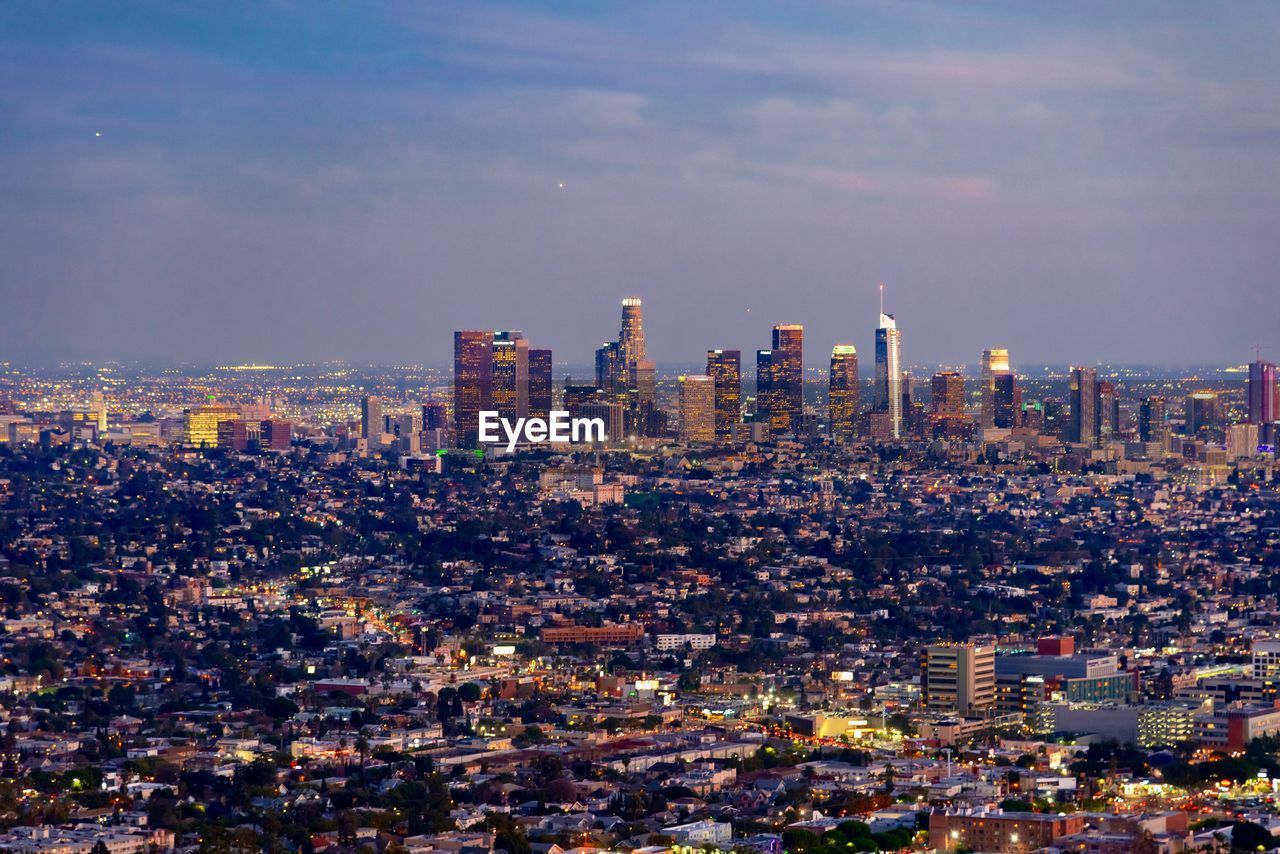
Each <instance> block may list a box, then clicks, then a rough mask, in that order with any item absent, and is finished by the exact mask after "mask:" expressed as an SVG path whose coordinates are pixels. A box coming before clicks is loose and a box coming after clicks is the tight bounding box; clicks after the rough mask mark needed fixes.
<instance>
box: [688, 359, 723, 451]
mask: <svg viewBox="0 0 1280 854" xmlns="http://www.w3.org/2000/svg"><path fill="white" fill-rule="evenodd" d="M715 440H716V385H715V380H714V379H713V378H712V377H709V376H706V375H693V376H682V377H680V441H681V442H685V443H690V442H714V441H715Z"/></svg>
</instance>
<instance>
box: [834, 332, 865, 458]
mask: <svg viewBox="0 0 1280 854" xmlns="http://www.w3.org/2000/svg"><path fill="white" fill-rule="evenodd" d="M827 420H828V422H829V424H830V427H831V438H833V439H835V440H836V441H837V442H841V443H847V442H851V441H853V439H854V437H856V436H857V435H858V350H857V348H856V347H854V346H853V345H852V344H837V345H835V346H834V347H832V348H831V372H830V373H829V374H828V378H827Z"/></svg>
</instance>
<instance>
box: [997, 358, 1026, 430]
mask: <svg viewBox="0 0 1280 854" xmlns="http://www.w3.org/2000/svg"><path fill="white" fill-rule="evenodd" d="M994 382H995V396H994V401H993V404H992V408H993V416H992V422H993V423H992V426H993V427H996V428H999V429H1001V430H1012V429H1013V428H1014V427H1019V426H1021V425H1020V424H1019V421H1020V419H1019V415H1020V414H1021V411H1022V389H1020V388H1019V387H1018V377H1017V375H1016V374H1015V373H1014V372H1013V371H1004V372H1002V373H998V374H996V375H995V377H994Z"/></svg>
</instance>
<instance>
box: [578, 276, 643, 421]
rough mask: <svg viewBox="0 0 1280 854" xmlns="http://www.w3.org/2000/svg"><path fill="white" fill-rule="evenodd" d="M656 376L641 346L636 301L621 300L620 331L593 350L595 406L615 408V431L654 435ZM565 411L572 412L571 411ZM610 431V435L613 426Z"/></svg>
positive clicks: (640, 310) (639, 312)
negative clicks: (618, 417)
mask: <svg viewBox="0 0 1280 854" xmlns="http://www.w3.org/2000/svg"><path fill="white" fill-rule="evenodd" d="M656 375H657V371H656V369H655V367H654V363H653V361H652V360H651V359H649V356H648V348H647V346H646V344H645V337H644V309H643V306H642V304H641V301H640V298H639V297H626V298H624V299H623V300H622V328H621V330H620V331H619V333H618V338H617V340H616V341H610V342H608V343H606V344H604V345H602V346H601V347H600V348H599V349H598V350H596V384H595V395H594V396H595V397H596V401H595V403H598V404H605V405H610V406H612V405H615V404H616V405H617V407H618V408H619V409H618V411H620V412H621V414H622V423H621V424H620V425H617V428H616V429H618V430H624V431H626V432H627V433H629V434H631V435H639V436H648V435H653V434H654V433H656V432H657V429H658V425H657V424H656V423H655V421H656V416H657V411H656V403H657V376H656ZM569 408H570V411H573V407H569ZM613 411H614V410H612V409H611V410H610V412H611V413H612V412H613ZM610 427H611V432H613V427H614V425H612V424H611V425H610Z"/></svg>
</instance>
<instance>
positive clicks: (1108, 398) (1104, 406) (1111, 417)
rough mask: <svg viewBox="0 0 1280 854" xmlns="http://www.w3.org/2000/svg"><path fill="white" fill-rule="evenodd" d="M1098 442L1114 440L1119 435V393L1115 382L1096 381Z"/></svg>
mask: <svg viewBox="0 0 1280 854" xmlns="http://www.w3.org/2000/svg"><path fill="white" fill-rule="evenodd" d="M1097 435H1098V444H1100V445H1104V444H1106V443H1107V442H1112V441H1115V440H1116V439H1118V438H1119V436H1120V395H1119V394H1117V393H1116V387H1115V383H1110V382H1106V381H1105V380H1104V381H1102V382H1099V383H1098V433H1097Z"/></svg>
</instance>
